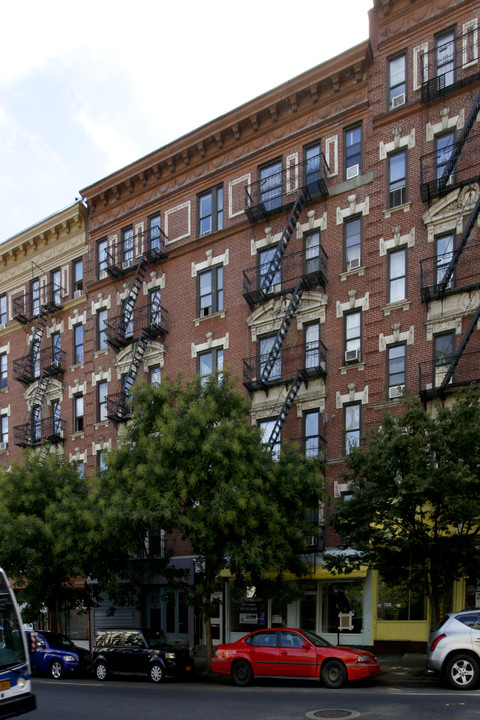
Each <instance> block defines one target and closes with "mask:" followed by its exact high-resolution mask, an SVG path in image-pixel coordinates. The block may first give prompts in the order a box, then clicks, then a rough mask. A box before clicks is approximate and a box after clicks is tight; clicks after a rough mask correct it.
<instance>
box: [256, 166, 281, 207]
mask: <svg viewBox="0 0 480 720" xmlns="http://www.w3.org/2000/svg"><path fill="white" fill-rule="evenodd" d="M260 202H261V203H262V205H263V206H264V207H265V210H267V211H270V210H275V209H276V208H280V207H282V161H281V160H277V161H276V162H274V163H271V164H270V165H265V166H264V167H262V168H260Z"/></svg>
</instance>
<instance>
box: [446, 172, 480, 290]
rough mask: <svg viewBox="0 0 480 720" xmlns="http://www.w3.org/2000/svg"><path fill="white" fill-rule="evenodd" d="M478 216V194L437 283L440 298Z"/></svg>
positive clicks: (479, 199)
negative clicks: (450, 257)
mask: <svg viewBox="0 0 480 720" xmlns="http://www.w3.org/2000/svg"><path fill="white" fill-rule="evenodd" d="M478 181H480V175H479V176H478V178H477V182H478ZM479 214H480V194H479V196H478V198H477V202H476V203H475V207H474V208H473V210H472V212H471V213H470V217H469V218H468V220H467V224H466V225H465V228H464V230H463V232H462V235H461V237H460V240H459V242H458V245H457V247H456V248H455V250H454V251H453V253H452V259H451V260H450V262H449V263H448V265H447V267H446V268H445V272H444V274H443V275H442V279H441V280H440V282H439V283H438V293H439V295H440V296H442V295H443V294H444V293H445V290H446V289H447V287H448V283H449V282H450V278H451V277H452V275H453V273H454V271H455V268H456V266H457V262H458V260H459V259H460V255H461V254H462V251H463V249H464V247H465V245H466V244H467V241H468V238H469V237H470V233H471V232H472V230H473V228H474V226H475V223H476V221H477V218H478V216H479Z"/></svg>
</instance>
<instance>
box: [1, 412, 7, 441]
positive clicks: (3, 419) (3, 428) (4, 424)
mask: <svg viewBox="0 0 480 720" xmlns="http://www.w3.org/2000/svg"><path fill="white" fill-rule="evenodd" d="M0 446H1V447H2V448H6V447H8V415H0Z"/></svg>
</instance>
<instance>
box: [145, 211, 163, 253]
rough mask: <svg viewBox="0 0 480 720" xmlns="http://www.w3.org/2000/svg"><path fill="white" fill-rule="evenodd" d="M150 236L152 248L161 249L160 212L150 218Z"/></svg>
mask: <svg viewBox="0 0 480 720" xmlns="http://www.w3.org/2000/svg"><path fill="white" fill-rule="evenodd" d="M148 238H149V242H150V248H149V249H150V250H161V245H162V243H161V232H160V213H157V214H156V215H150V217H149V218H148Z"/></svg>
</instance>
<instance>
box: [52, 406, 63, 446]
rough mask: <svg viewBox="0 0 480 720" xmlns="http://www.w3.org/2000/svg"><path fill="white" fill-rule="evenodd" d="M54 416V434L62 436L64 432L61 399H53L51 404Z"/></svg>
mask: <svg viewBox="0 0 480 720" xmlns="http://www.w3.org/2000/svg"><path fill="white" fill-rule="evenodd" d="M50 409H51V418H52V434H53V435H56V436H57V437H60V436H61V434H62V407H61V405H60V400H52V404H51V406H50Z"/></svg>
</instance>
